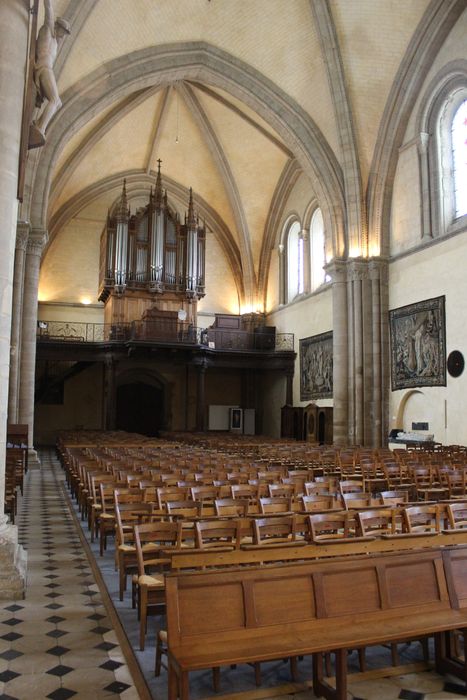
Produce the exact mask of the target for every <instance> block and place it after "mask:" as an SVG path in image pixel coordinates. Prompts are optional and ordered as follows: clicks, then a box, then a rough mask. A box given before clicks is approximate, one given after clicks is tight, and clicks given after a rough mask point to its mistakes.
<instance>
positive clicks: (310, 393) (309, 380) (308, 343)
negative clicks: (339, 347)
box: [300, 331, 332, 401]
mask: <svg viewBox="0 0 467 700" xmlns="http://www.w3.org/2000/svg"><path fill="white" fill-rule="evenodd" d="M328 398H332V331H329V332H328V333H321V334H320V335H314V336H312V337H311V338H302V339H301V340H300V401H309V400H310V399H328Z"/></svg>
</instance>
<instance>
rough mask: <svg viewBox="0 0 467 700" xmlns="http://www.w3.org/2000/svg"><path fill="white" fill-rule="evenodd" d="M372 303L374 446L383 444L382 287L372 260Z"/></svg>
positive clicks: (377, 269)
mask: <svg viewBox="0 0 467 700" xmlns="http://www.w3.org/2000/svg"><path fill="white" fill-rule="evenodd" d="M369 270H370V280H371V304H372V323H373V356H372V365H373V384H372V385H373V396H372V402H373V406H372V414H373V447H381V445H382V392H381V325H382V323H381V289H380V265H379V263H378V262H377V261H376V260H372V261H370V264H369Z"/></svg>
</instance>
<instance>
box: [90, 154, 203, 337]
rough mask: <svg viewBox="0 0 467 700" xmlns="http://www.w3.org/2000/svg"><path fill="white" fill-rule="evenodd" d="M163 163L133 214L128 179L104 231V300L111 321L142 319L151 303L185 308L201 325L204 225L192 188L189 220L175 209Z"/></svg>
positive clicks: (101, 294)
mask: <svg viewBox="0 0 467 700" xmlns="http://www.w3.org/2000/svg"><path fill="white" fill-rule="evenodd" d="M160 163H161V161H159V168H158V173H157V179H156V186H155V189H154V191H153V190H152V188H151V191H150V193H149V201H148V204H147V205H146V206H145V207H143V208H141V209H138V210H137V211H136V213H135V214H131V213H130V210H129V207H128V198H127V192H126V182H124V183H123V190H122V194H121V197H120V199H119V202H118V204H117V206H116V208H115V210H114V212H113V215H112V216H111V215H110V214H109V216H108V218H107V223H106V227H105V229H104V231H103V232H102V236H101V253H100V275H99V300H100V301H103V302H104V303H105V322H106V323H126V322H129V321H133V320H137V319H141V318H143V316H144V314H145V313H146V312H148V311H149V310H150V309H152V310H154V309H156V310H157V311H158V312H160V313H163V312H164V311H167V312H171V313H173V312H174V311H180V309H183V310H184V311H185V312H186V313H185V314H184V316H185V317H186V318H187V319H188V321H189V322H190V323H192V324H193V325H196V303H197V300H198V299H200V298H201V297H203V296H204V283H205V244H206V232H205V227H204V226H200V222H199V218H198V217H197V215H196V214H195V211H194V206H193V193H192V190H191V188H190V196H189V202H188V211H187V213H186V214H185V220H184V223H181V221H180V217H179V215H178V214H174V213H173V212H172V211H171V209H170V208H169V206H168V203H167V192H165V193H164V192H163V190H162V180H161V170H160Z"/></svg>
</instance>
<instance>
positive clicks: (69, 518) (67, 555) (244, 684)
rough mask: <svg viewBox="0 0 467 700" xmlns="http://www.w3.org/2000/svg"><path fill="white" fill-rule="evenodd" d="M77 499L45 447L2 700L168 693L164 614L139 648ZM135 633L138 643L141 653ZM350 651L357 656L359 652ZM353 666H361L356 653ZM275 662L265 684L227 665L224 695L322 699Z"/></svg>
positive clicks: (434, 682)
mask: <svg viewBox="0 0 467 700" xmlns="http://www.w3.org/2000/svg"><path fill="white" fill-rule="evenodd" d="M70 503H71V501H70V500H69V497H68V496H67V495H66V491H65V489H64V474H63V472H62V470H61V468H60V465H59V463H58V461H57V460H56V458H55V456H54V454H53V452H52V451H49V452H47V453H43V455H42V469H41V470H40V471H39V470H37V471H36V470H30V471H29V472H28V475H27V477H26V483H25V492H24V497H23V498H22V499H20V503H19V512H18V526H19V531H20V538H21V542H22V544H23V545H24V547H25V548H26V549H27V551H28V559H29V581H28V588H27V593H26V599H25V600H24V601H16V602H15V603H13V604H12V603H11V602H10V603H4V604H3V605H2V606H1V608H0V693H1V694H0V700H8V698H9V699H10V700H13V699H14V698H17V699H18V700H23V698H26V697H28V698H34V700H40V699H41V698H51V699H52V700H66V699H67V698H71V697H76V698H78V699H79V700H86V699H87V698H91V697H92V698H94V699H97V698H101V697H102V698H105V697H121V698H142V699H143V700H146V698H150V697H153V698H158V700H159V699H162V698H164V697H166V675H165V671H164V670H163V671H162V675H161V676H160V678H159V679H154V676H153V668H154V652H155V649H154V640H155V627H156V625H160V624H161V622H162V621H161V619H160V618H158V617H156V618H150V620H149V630H148V637H147V644H146V651H145V652H144V653H143V652H139V651H136V649H137V639H138V624H137V620H136V613H135V611H134V610H132V609H131V594H130V591H127V592H126V594H125V596H124V600H123V602H122V603H118V577H117V575H116V574H115V573H114V571H113V542H112V541H111V540H109V546H108V549H107V550H106V553H105V556H104V557H103V558H102V559H101V558H100V557H99V556H98V547H97V545H93V548H94V549H93V551H94V553H95V561H96V562H97V564H98V565H99V569H100V571H101V572H102V575H103V576H104V579H105V581H106V586H107V588H108V592H109V593H110V598H109V597H108V593H107V590H106V589H105V588H103V584H102V580H101V579H100V577H99V574H97V579H96V576H95V571H96V568H95V565H94V561H93V558H94V557H93V555H92V554H91V555H90V557H91V558H88V552H91V550H90V548H89V545H90V535H89V532H88V531H87V527H86V525H85V524H84V523H83V528H82V530H81V527H80V525H79V521H78V520H77V518H76V513H75V514H73V513H72V512H71V511H70ZM73 508H74V506H73ZM83 538H85V540H86V541H87V544H86V543H85V542H84V541H83ZM114 611H117V613H118V615H119V617H120V620H121V621H122V624H123V625H124V627H125V633H126V636H125V634H123V635H122V634H121V633H119V634H117V633H118V627H119V622H118V621H117V619H116V618H115V616H114ZM114 623H115V624H114ZM114 627H115V629H114ZM127 639H129V640H130V641H131V642H132V644H133V647H134V649H135V651H134V654H133V652H132V651H131V649H130V647H129V646H128V641H127ZM119 641H120V644H119ZM417 647H418V645H416V644H415V645H412V646H411V647H408V648H407V649H405V650H403V651H402V653H401V656H403V657H405V658H403V661H404V662H407V661H410V655H411V654H412V653H413V654H415V655H417V654H418V656H417V657H416V658H417V659H419V656H420V652H419V649H418V648H417ZM378 653H379V652H377V651H376V650H371V652H369V653H368V666H369V668H371V662H372V656H373V655H375V656H377V655H378ZM352 656H355V657H356V654H355V652H354V653H353V655H352ZM135 659H137V660H138V662H139V663H140V664H141V667H142V669H143V672H144V673H145V675H146V679H147V683H148V685H149V686H150V688H151V691H148V690H147V687H146V686H145V683H144V680H143V679H142V677H141V675H140V672H139V667H138V665H137V664H136V663H135ZM414 660H415V659H414ZM354 665H355V670H356V668H357V659H355V664H354ZM262 666H263V665H262ZM270 666H271V673H269V670H268V669H266V668H264V669H263V668H262V681H263V685H262V686H261V687H260V688H259V689H257V690H256V689H254V674H253V670H252V669H251V668H246V669H245V671H244V670H243V669H234V670H229V669H222V672H221V693H220V694H219V696H222V697H223V698H224V699H225V698H226V697H229V698H231V697H232V694H234V693H237V692H238V691H239V690H240V689H244V690H245V691H246V692H244V693H242V694H238V695H237V698H240V697H242V698H244V699H245V700H247V699H248V700H251V699H253V698H255V699H257V700H259V698H261V700H266V698H269V697H278V696H280V697H283V698H285V699H286V700H289V699H290V700H291V698H292V697H294V698H295V699H296V700H305V698H307V700H312V698H314V697H315V696H314V695H313V693H312V691H311V690H310V689H304V687H305V686H303V685H302V686H301V687H300V686H299V684H297V686H295V687H293V686H292V685H291V683H290V679H289V677H288V667H287V665H286V664H280V663H279V662H278V664H276V669H275V670H274V669H273V668H272V667H273V666H274V664H271V665H270ZM130 668H131V674H130V670H129V669H130ZM307 668H308V665H307V659H304V660H303V661H302V662H300V664H299V670H300V673H301V675H303V680H304V682H305V683H306V675H307V674H306V670H305V669H307ZM273 671H274V673H273ZM192 675H193V679H191V678H190V686H191V687H190V690H191V693H192V697H194V698H202V697H206V696H207V695H211V696H212V697H215V694H214V693H213V691H212V685H211V683H210V681H211V674H210V672H201V673H199V674H192ZM310 675H311V674H310ZM269 682H272V683H275V687H274V688H273V689H270V688H268V687H267V686H268V683H269ZM278 683H280V685H277V684H278ZM349 687H350V691H351V693H352V697H353V698H355V699H358V698H362V699H363V700H376V699H378V700H379V699H381V700H386V699H387V700H392V699H395V698H402V699H405V700H423V698H427V699H428V698H430V699H431V700H438V699H444V698H446V699H448V698H455V697H459V695H462V694H463V688H462V687H461V686H460V685H459V682H458V681H454V680H452V679H449V677H444V678H443V677H441V676H438V675H437V674H436V673H435V672H433V671H424V672H421V673H407V674H405V675H395V676H392V677H391V678H378V679H375V677H374V673H372V671H371V670H370V671H368V672H367V674H366V675H365V676H362V675H361V674H360V675H358V676H355V677H354V678H352V675H350V676H349ZM294 691H295V692H294ZM226 694H227V695H226Z"/></svg>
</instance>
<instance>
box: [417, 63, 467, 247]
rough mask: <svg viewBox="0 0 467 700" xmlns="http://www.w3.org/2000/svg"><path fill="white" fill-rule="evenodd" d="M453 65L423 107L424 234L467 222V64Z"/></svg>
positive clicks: (450, 231)
mask: <svg viewBox="0 0 467 700" xmlns="http://www.w3.org/2000/svg"><path fill="white" fill-rule="evenodd" d="M465 65H466V64H464V63H463V64H462V66H459V67H456V66H457V64H456V65H455V66H454V68H455V70H454V69H450V72H449V73H448V74H447V75H446V76H442V77H441V78H440V85H439V87H438V88H437V89H432V88H430V91H429V93H428V94H427V96H426V98H425V100H423V101H422V105H421V110H420V121H419V128H420V144H419V158H420V176H421V192H422V207H421V214H422V237H423V238H437V237H439V236H444V235H446V234H453V233H458V232H461V231H464V230H465V228H466V227H467V70H466V67H465Z"/></svg>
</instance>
